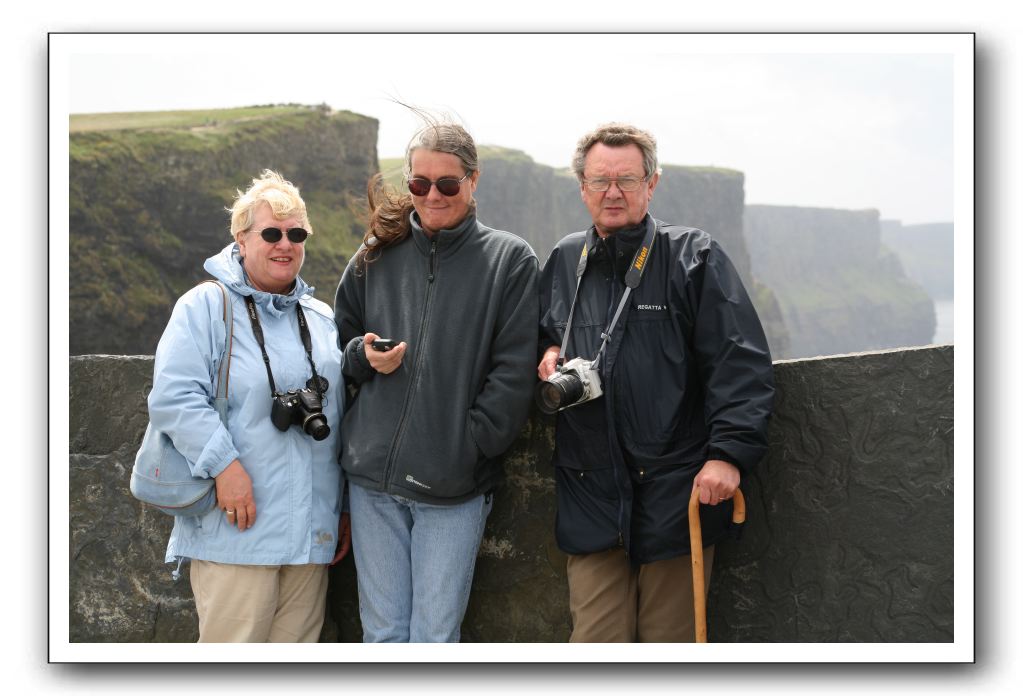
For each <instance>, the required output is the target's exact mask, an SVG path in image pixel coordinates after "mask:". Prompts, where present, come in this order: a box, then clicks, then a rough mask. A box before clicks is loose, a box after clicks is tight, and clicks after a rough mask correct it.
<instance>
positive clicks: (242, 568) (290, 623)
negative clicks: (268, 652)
mask: <svg viewBox="0 0 1023 696" xmlns="http://www.w3.org/2000/svg"><path fill="white" fill-rule="evenodd" d="M190 565H191V570H190V571H189V579H190V580H191V581H192V593H193V594H194V595H195V608H196V611H197V612H198V614H199V642H200V643H315V642H317V641H318V640H319V638H320V628H322V626H323V615H324V614H323V612H324V609H325V607H326V604H327V566H326V565H322V564H309V565H282V566H274V565H271V566H264V565H239V564H234V563H214V562H212V561H200V560H194V559H193V560H192V562H191V564H190Z"/></svg>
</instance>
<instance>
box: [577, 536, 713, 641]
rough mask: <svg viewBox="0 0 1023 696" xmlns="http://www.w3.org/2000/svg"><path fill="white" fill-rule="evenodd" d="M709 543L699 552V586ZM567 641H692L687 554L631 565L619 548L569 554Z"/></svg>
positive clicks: (710, 555) (710, 549) (710, 561)
mask: <svg viewBox="0 0 1023 696" xmlns="http://www.w3.org/2000/svg"><path fill="white" fill-rule="evenodd" d="M713 563H714V547H713V546H709V547H707V548H705V549H704V550H703V578H704V583H703V586H704V590H706V588H708V587H709V586H710V569H711V566H712V565H713ZM568 594H569V598H568V604H569V609H570V610H571V612H572V635H571V637H570V638H569V642H570V643H692V642H694V640H695V631H696V620H695V618H694V616H693V614H694V610H693V566H692V557H691V556H689V555H685V556H679V557H677V558H669V559H668V560H665V561H655V562H654V563H647V564H644V565H641V566H639V567H634V566H633V565H632V564H631V563H629V560H628V558H626V556H625V550H624V549H621V548H617V549H611V550H610V551H601V552H600V553H588V554H581V555H574V556H569V557H568Z"/></svg>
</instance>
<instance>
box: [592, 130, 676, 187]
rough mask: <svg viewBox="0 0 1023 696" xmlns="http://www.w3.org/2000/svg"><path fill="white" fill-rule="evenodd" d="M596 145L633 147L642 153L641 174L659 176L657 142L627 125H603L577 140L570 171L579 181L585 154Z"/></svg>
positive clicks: (651, 136)
mask: <svg viewBox="0 0 1023 696" xmlns="http://www.w3.org/2000/svg"><path fill="white" fill-rule="evenodd" d="M597 143H603V144H605V145H607V146H608V147H622V146H623V145H635V146H636V147H638V148H639V151H640V152H642V153H643V174H644V176H647V177H650V176H653V175H654V174H660V173H661V170H660V168H659V167H658V166H657V140H656V139H655V138H654V136H653V135H651V134H650V133H648V132H647V131H645V130H641V129H639V128H636V127H635V126H630V125H629V124H627V123H605V124H602V125H600V126H597V129H596V130H594V131H592V132H590V133H587V134H586V135H584V136H583V137H582V138H580V139H579V142H578V144H576V146H575V155H573V156H572V171H573V172H575V176H576V178H577V179H579V181H582V180H583V167H584V166H585V165H586V153H587V152H589V151H590V148H591V147H593V146H594V145H596V144H597Z"/></svg>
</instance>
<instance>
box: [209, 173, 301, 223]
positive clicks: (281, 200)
mask: <svg viewBox="0 0 1023 696" xmlns="http://www.w3.org/2000/svg"><path fill="white" fill-rule="evenodd" d="M237 193H238V196H237V198H235V201H234V205H232V206H231V207H230V208H228V210H229V211H230V213H231V236H232V237H234V240H235V241H238V237H239V236H240V235H241V234H242V233H244V232H247V231H248V230H249V228H250V227H252V223H253V221H254V219H255V217H256V208H257V207H258V206H259V203H260V202H265V203H266V204H267V205H269V206H270V210H272V211H273V216H274V217H275V218H277V219H278V220H283V219H284V218H289V217H294V218H298V219H299V221H300V222H301V225H302V227H303V228H304V229H305V230H306V231H307V232H308V233H309V234H312V233H313V228H312V226H311V225H310V224H309V216H308V215H307V214H306V210H305V201H303V200H302V196H300V195H299V192H298V187H297V186H295V185H294V184H293V183H291V182H290V181H288V180H287V179H285V178H284V177H283V176H281V175H280V174H278V173H277V172H275V171H273V170H271V169H264V170H263V173H262V174H261V175H260V176H259V178H258V179H253V180H252V186H250V187H249V189H248V190H247V191H245V192H242V191H238V192H237Z"/></svg>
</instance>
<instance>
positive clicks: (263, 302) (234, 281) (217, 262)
mask: <svg viewBox="0 0 1023 696" xmlns="http://www.w3.org/2000/svg"><path fill="white" fill-rule="evenodd" d="M203 268H204V269H205V270H206V272H207V273H209V274H210V275H211V276H213V277H214V278H216V279H217V280H219V281H220V282H221V283H223V284H224V285H226V286H227V287H228V288H229V289H231V290H233V291H234V292H236V293H238V294H239V295H241V296H243V297H244V296H246V295H251V296H252V299H253V300H255V302H256V304H257V305H260V306H261V307H263V308H264V309H266V310H267V311H268V312H270V313H271V314H274V315H279V314H283V313H284V311H285V310H287V309H289V308H290V307H291V306H292V305H293V304H295V303H296V302H298V301H299V300H300V299H303V298H305V297H312V295H313V290H315V288H313V287H312V286H311V285H309V284H307V283H306V282H305V281H304V280H302V276H296V277H295V287H294V288H293V289H292V290H291V292H289V293H288V294H286V295H278V294H275V293H270V292H263V291H262V290H256V289H255V288H254V287H252V286H251V285H250V284H249V277H248V274H247V273H246V272H245V267H244V266H242V257H241V250H240V249H239V247H238V243H237V242H231V243H230V244H228V245H227V246H226V247H224V248H223V249H222V250H221V251H220V253H219V254H216V255H215V256H211V257H209V258H208V259H206V263H204V264H203Z"/></svg>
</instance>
